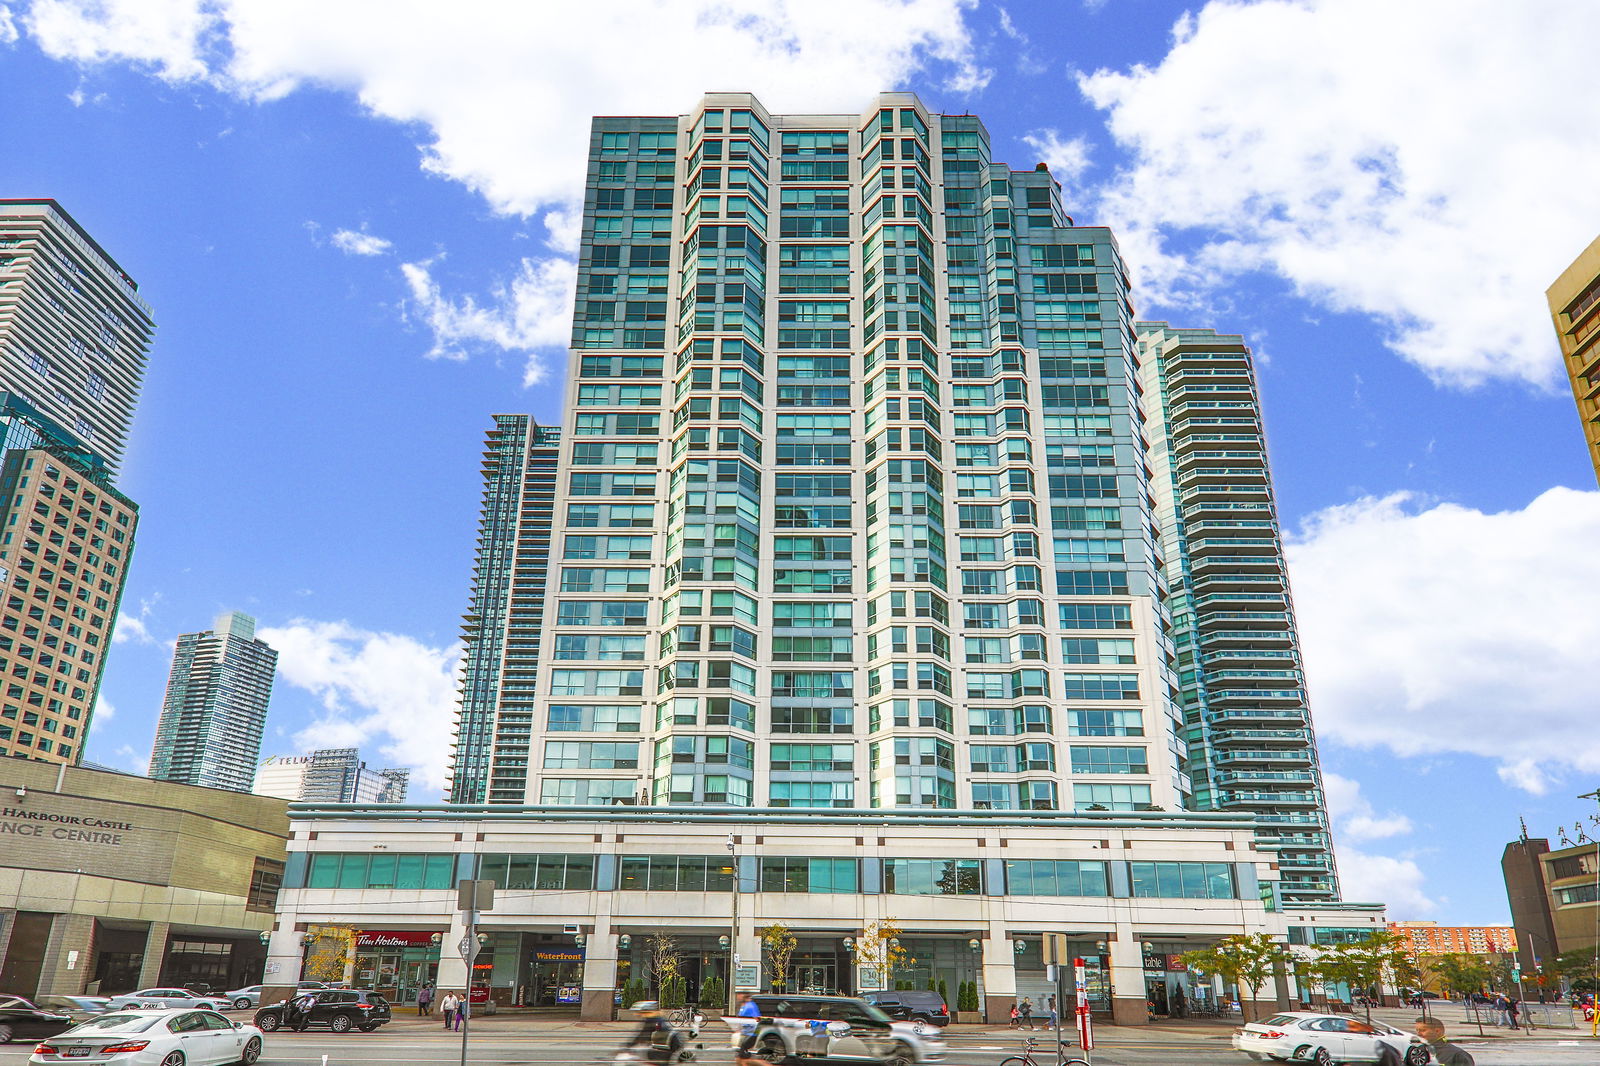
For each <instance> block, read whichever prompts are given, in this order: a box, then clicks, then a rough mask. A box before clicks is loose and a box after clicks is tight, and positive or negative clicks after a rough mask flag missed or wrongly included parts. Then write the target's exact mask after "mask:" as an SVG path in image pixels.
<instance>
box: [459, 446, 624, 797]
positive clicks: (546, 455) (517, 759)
mask: <svg viewBox="0 0 1600 1066" xmlns="http://www.w3.org/2000/svg"><path fill="white" fill-rule="evenodd" d="M560 440H561V433H560V431H559V430H557V429H553V428H551V427H550V426H541V425H539V423H537V422H535V421H534V420H533V419H531V418H529V417H528V416H527V415H496V416H495V424H494V428H492V429H490V430H489V432H488V435H487V438H486V440H485V442H484V450H483V507H482V511H481V514H480V518H479V524H478V551H477V560H476V563H475V566H474V568H473V581H472V607H471V610H470V611H469V612H468V613H467V614H466V616H465V618H464V624H463V625H462V640H463V642H464V643H465V645H466V650H465V654H464V655H463V658H462V667H461V707H460V711H459V713H458V716H457V719H456V736H455V754H454V759H453V761H452V765H451V775H450V777H451V784H450V801H451V802H452V803H522V802H524V800H525V797H526V793H527V784H528V751H529V744H530V743H531V742H532V739H533V735H534V733H535V731H536V727H535V724H534V721H535V718H534V715H535V708H534V692H535V688H536V684H537V676H538V675H537V669H536V668H537V666H538V660H539V645H540V636H541V631H542V629H543V626H544V621H545V610H544V608H545V598H546V595H547V592H548V590H547V588H546V579H547V576H548V573H549V561H550V529H551V526H552V523H553V521H554V514H555V512H554V507H555V494H556V462H557V456H558V444H559V442H560ZM624 480H625V479H624ZM622 484H623V483H622V481H617V482H616V483H615V484H613V483H611V482H608V483H607V488H616V489H617V491H618V492H619V493H620V494H623V495H627V494H628V492H627V491H626V490H625V489H624V488H623V487H622ZM649 485H650V486H653V485H654V478H653V477H652V478H651V479H650V481H649ZM653 491H654V489H653V487H646V488H644V490H643V494H644V495H649V494H650V493H652V492H653ZM637 494H638V493H636V495H637ZM651 510H652V508H651V507H650V506H649V505H646V506H645V507H644V511H645V512H646V513H647V514H648V512H650V511H651Z"/></svg>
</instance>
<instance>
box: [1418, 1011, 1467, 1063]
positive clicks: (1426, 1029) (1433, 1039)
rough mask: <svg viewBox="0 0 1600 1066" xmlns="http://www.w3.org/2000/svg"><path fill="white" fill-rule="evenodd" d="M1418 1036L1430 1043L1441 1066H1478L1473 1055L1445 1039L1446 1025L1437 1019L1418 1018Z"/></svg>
mask: <svg viewBox="0 0 1600 1066" xmlns="http://www.w3.org/2000/svg"><path fill="white" fill-rule="evenodd" d="M1416 1028H1417V1035H1418V1036H1420V1037H1422V1039H1424V1040H1426V1041H1427V1042H1428V1046H1429V1047H1430V1048H1432V1049H1433V1057H1434V1059H1435V1060H1436V1061H1437V1062H1438V1063H1439V1066H1477V1064H1476V1061H1475V1060H1474V1059H1473V1057H1472V1056H1471V1055H1468V1054H1467V1053H1466V1052H1465V1051H1462V1050H1461V1049H1460V1048H1458V1047H1456V1046H1455V1045H1454V1044H1452V1043H1450V1041H1448V1040H1446V1039H1445V1038H1444V1023H1443V1022H1441V1021H1440V1020H1439V1019H1437V1018H1418V1019H1417V1026H1416Z"/></svg>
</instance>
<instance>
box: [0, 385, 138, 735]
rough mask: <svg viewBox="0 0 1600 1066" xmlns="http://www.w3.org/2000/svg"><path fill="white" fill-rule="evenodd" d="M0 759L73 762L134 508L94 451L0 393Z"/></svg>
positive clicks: (113, 610) (94, 689) (96, 680)
mask: <svg viewBox="0 0 1600 1066" xmlns="http://www.w3.org/2000/svg"><path fill="white" fill-rule="evenodd" d="M0 497H3V498H0V530H3V532H0V594H3V596H4V602H3V604H0V673H3V676H4V691H3V693H0V696H3V699H0V756H3V755H12V756H19V757H22V758H29V759H43V760H46V761H49V762H61V763H70V764H74V765H76V764H77V763H78V762H79V761H81V760H82V758H83V747H84V741H85V738H86V737H87V735H88V732H89V725H90V721H91V720H92V718H93V716H94V709H95V701H96V698H97V695H98V693H99V690H100V679H101V676H102V674H103V673H104V671H105V662H106V653H107V652H108V651H109V650H110V648H111V631H112V627H113V626H114V625H115V624H116V619H117V608H118V605H119V604H120V603H121V600H122V587H123V581H124V580H125V578H126V576H127V570H128V560H129V558H130V557H131V555H132V553H133V536H134V531H135V529H136V528H137V526H138V520H139V511H138V508H137V506H136V505H135V504H134V503H133V501H131V500H129V499H128V498H127V497H126V496H124V495H122V493H120V492H118V491H117V490H116V489H115V488H113V487H112V486H111V483H110V480H109V477H108V474H107V471H106V468H105V466H104V464H103V463H102V462H101V461H100V457H99V456H97V455H95V454H94V453H93V452H90V451H87V450H86V449H85V448H84V447H83V444H82V442H81V441H79V440H77V439H76V438H75V437H73V435H72V434H70V433H68V432H67V431H66V430H64V429H62V428H61V427H60V426H59V425H57V424H56V423H55V422H54V421H53V420H52V419H49V418H47V417H45V416H44V415H42V414H40V413H39V412H38V411H37V410H35V409H34V408H33V407H32V406H31V405H29V404H28V403H27V402H26V401H24V400H22V399H20V398H19V397H17V396H15V395H13V394H11V393H8V392H3V391H0Z"/></svg>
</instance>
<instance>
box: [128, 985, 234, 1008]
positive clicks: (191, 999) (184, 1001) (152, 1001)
mask: <svg viewBox="0 0 1600 1066" xmlns="http://www.w3.org/2000/svg"><path fill="white" fill-rule="evenodd" d="M231 1006H233V1004H232V1003H230V1002H229V1001H228V1000H226V999H224V998H222V997H221V996H200V995H196V994H195V993H193V992H191V991H189V990H188V989H187V988H146V989H142V990H140V991H138V992H129V993H128V994H127V995H124V996H113V997H111V1002H110V1003H108V1004H106V1009H107V1010H183V1009H185V1008H187V1009H188V1010H201V1009H204V1010H227V1009H228V1008H229V1007H231Z"/></svg>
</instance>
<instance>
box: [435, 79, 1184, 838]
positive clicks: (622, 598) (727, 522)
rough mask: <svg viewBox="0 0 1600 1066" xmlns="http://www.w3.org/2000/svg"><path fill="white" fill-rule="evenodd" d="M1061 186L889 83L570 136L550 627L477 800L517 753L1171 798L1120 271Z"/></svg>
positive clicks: (724, 774)
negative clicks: (567, 341)
mask: <svg viewBox="0 0 1600 1066" xmlns="http://www.w3.org/2000/svg"><path fill="white" fill-rule="evenodd" d="M1059 193H1060V191H1059V187H1058V186H1057V184H1056V183H1055V181H1054V180H1053V179H1052V178H1051V176H1050V174H1049V173H1048V172H1047V171H1046V170H1044V169H1043V168H1040V169H1035V170H1026V171H1012V170H1010V169H1008V168H1007V167H1006V166H1004V165H1003V164H997V163H993V162H991V161H990V158H989V138H988V135H987V133H986V131H985V129H984V127H983V125H982V123H981V122H980V121H979V120H978V119H977V118H974V117H971V116H950V115H937V114H932V113H930V112H928V111H927V110H926V109H925V108H924V107H923V106H922V105H921V103H920V102H919V101H918V100H917V99H916V98H915V97H913V96H909V95H904V94H889V95H885V96H882V97H880V98H879V99H878V100H877V102H876V103H875V104H874V106H872V107H871V108H870V109H869V110H867V111H866V112H865V113H863V114H860V115H781V116H780V115H771V114H768V113H767V112H766V111H765V110H764V109H763V108H762V107H761V105H760V103H759V102H758V101H757V100H755V99H754V98H752V97H750V96H747V95H716V96H710V97H707V98H705V100H704V101H702V103H701V105H700V106H699V107H698V108H697V109H696V110H695V111H694V112H693V113H691V114H688V115H684V116H680V117H676V118H671V117H668V118H648V117H636V118H601V119H597V120H596V121H595V125H594V134H593V140H592V142H591V152H590V162H589V172H588V187H587V197H586V204H585V211H584V223H583V239H582V252H581V258H580V274H579V285H578V304H577V317H576V322H575V324H574V330H573V342H572V343H573V348H574V352H573V362H572V373H571V375H570V382H569V386H568V389H569V393H568V401H569V409H570V410H571V411H572V412H573V415H572V419H573V423H572V428H571V435H570V436H569V437H568V438H566V439H565V440H563V441H562V443H561V446H560V448H559V462H558V471H557V473H558V480H557V485H556V491H555V501H554V502H555V514H554V529H555V532H554V536H553V538H552V544H551V546H550V550H551V551H552V552H553V553H555V554H554V557H553V558H552V559H551V560H550V563H549V565H550V567H551V568H552V570H553V574H552V581H551V586H552V588H551V590H550V594H551V598H552V599H553V601H554V607H553V609H551V610H548V611H546V612H545V615H544V619H543V622H544V640H543V642H542V646H541V647H540V649H539V652H538V656H537V669H536V670H535V669H532V667H533V666H534V665H535V664H534V660H533V658H532V657H531V656H530V658H529V660H528V662H527V666H528V667H529V669H527V670H526V671H524V672H521V673H519V674H518V675H517V678H516V680H518V681H522V680H527V681H530V682H533V683H536V685H537V689H536V690H532V691H523V690H522V689H521V686H520V685H518V686H517V689H518V691H517V693H516V695H517V697H518V702H517V704H516V707H517V710H516V718H515V719H514V720H509V719H508V714H507V712H508V709H509V705H510V704H509V697H510V695H511V689H512V687H513V675H512V674H511V673H510V671H509V669H505V670H502V671H501V672H500V674H499V675H498V677H499V678H500V680H499V682H498V684H499V691H498V696H499V699H500V705H499V718H498V720H497V724H496V726H495V727H494V729H495V732H494V734H493V736H492V738H490V739H489V740H488V742H487V745H486V746H487V747H488V748H489V750H490V752H492V753H494V757H498V754H499V753H501V752H504V753H505V755H506V758H507V760H508V761H510V760H513V759H514V760H515V762H516V764H517V775H516V776H513V775H512V774H510V773H508V774H506V775H505V776H504V777H491V779H490V781H489V782H488V785H489V788H490V790H491V798H494V799H499V798H502V795H503V798H505V799H507V800H510V799H513V793H514V792H515V789H514V788H512V787H510V786H511V785H512V783H513V782H514V781H516V780H517V779H518V777H520V775H521V773H522V772H523V771H522V766H521V764H522V760H524V759H526V763H527V766H526V787H525V799H524V797H522V796H517V797H515V798H516V799H518V800H523V801H524V802H531V803H542V804H557V805H586V804H634V803H649V804H654V805H703V804H704V805H709V804H727V805H736V806H745V807H750V806H754V807H772V808H785V807H825V808H909V809H916V808H924V809H925V808H963V809H971V808H980V809H1017V810H1023V809H1026V810H1070V809H1073V808H1078V809H1087V810H1113V811H1137V810H1169V811H1170V810H1177V809H1180V808H1182V807H1184V806H1185V805H1187V803H1188V800H1189V792H1190V786H1189V783H1188V779H1187V777H1186V775H1185V773H1184V771H1183V766H1182V759H1183V746H1182V742H1181V733H1182V730H1183V722H1182V719H1181V717H1180V716H1179V712H1178V704H1177V695H1178V692H1177V680H1176V677H1175V675H1174V674H1173V672H1172V669H1171V655H1172V651H1171V647H1170V644H1169V642H1168V640H1167V638H1166V636H1165V630H1166V622H1165V618H1164V616H1163V611H1164V608H1163V606H1162V597H1163V588H1162V580H1163V579H1162V576H1161V572H1160V564H1159V555H1158V550H1157V545H1156V542H1155V528H1154V522H1153V517H1152V513H1151V506H1150V502H1149V497H1150V491H1151V487H1150V485H1149V483H1148V475H1147V463H1148V459H1147V456H1146V444H1145V440H1144V436H1143V432H1142V429H1141V422H1142V419H1143V416H1142V415H1141V413H1140V410H1139V400H1138V392H1139V385H1138V381H1137V377H1138V364H1137V355H1136V351H1135V348H1134V337H1133V323H1132V321H1131V316H1130V311H1129V303H1128V298H1127V278H1126V272H1125V270H1124V267H1123V264H1122V261H1121V258H1120V255H1119V253H1118V250H1117V246H1116V243H1115V241H1114V239H1113V237H1112V235H1111V233H1110V232H1109V231H1108V230H1106V229H1103V228H1093V227H1077V226H1074V225H1073V223H1072V221H1071V219H1070V218H1068V217H1067V215H1066V213H1065V212H1064V210H1063V208H1062V205H1061V202H1060V194H1059ZM490 450H491V453H492V452H494V451H495V438H494V436H493V435H491V449H490ZM512 454H513V455H514V456H515V455H516V454H517V453H516V452H515V450H514V449H513V451H512ZM489 470H490V472H491V473H490V481H491V486H492V485H493V483H494V482H495V479H496V477H497V476H498V475H497V474H496V473H495V472H494V471H495V470H496V468H495V467H494V466H493V465H492V464H491V466H490V467H489ZM485 500H486V506H485V519H484V523H485V531H486V532H485V537H484V542H483V543H484V545H485V547H484V548H482V549H480V555H479V584H478V588H477V590H476V594H475V602H476V603H477V605H478V606H477V607H476V608H475V611H474V614H473V615H472V616H470V618H469V663H468V669H467V681H468V684H467V692H466V695H465V698H464V700H463V716H462V739H461V741H460V748H458V756H457V766H456V788H455V790H454V793H453V795H454V796H455V797H457V798H463V799H466V798H472V796H473V792H472V790H473V789H474V788H482V787H483V778H484V777H485V776H486V775H485V773H484V770H483V766H484V760H485V758H487V757H488V756H485V755H481V754H477V752H480V751H482V748H483V747H484V746H485V742H484V741H481V740H479V739H478V738H479V737H489V735H490V734H489V730H490V727H489V726H488V725H487V722H488V721H490V719H489V717H488V715H489V708H490V706H491V705H490V703H489V701H490V700H491V699H492V698H493V697H494V694H493V693H490V692H488V691H487V690H485V691H483V692H477V691H475V690H474V688H473V684H472V682H473V680H474V678H484V679H487V678H490V677H494V676H496V675H495V674H494V673H493V671H492V668H491V667H487V666H486V667H484V668H482V670H481V672H475V669H474V666H473V663H472V660H471V656H472V655H473V654H475V653H476V652H477V651H478V650H479V648H480V647H481V649H482V652H483V654H485V655H487V656H489V658H490V661H491V662H492V660H493V657H494V656H496V655H500V654H505V655H507V656H509V654H510V652H509V648H508V649H507V650H506V651H505V652H504V653H502V652H501V651H499V650H498V649H495V648H492V647H490V646H489V642H490V641H491V640H492V639H495V638H494V635H495V634H496V633H500V632H504V633H515V632H516V625H515V613H514V611H513V614H512V619H511V620H510V621H508V622H498V621H496V620H495V619H494V618H493V617H492V609H491V608H492V605H499V604H502V603H504V602H505V599H506V597H505V594H504V593H503V592H501V591H499V589H498V588H497V587H496V586H494V585H492V584H491V583H487V582H486V580H485V575H486V573H488V572H489V571H491V570H493V571H494V572H496V573H499V574H501V575H504V574H506V573H509V572H511V571H510V570H509V568H508V566H507V565H506V564H505V563H504V562H503V561H502V562H495V561H494V560H493V558H492V557H491V556H490V555H489V554H488V552H489V551H490V550H491V547H492V545H494V544H496V543H501V544H504V543H509V538H510V537H511V534H510V533H509V532H500V531H498V527H497V526H496V525H495V523H496V522H504V521H505V520H507V519H508V518H510V517H514V516H515V511H514V509H513V508H512V506H511V504H510V503H509V502H504V501H500V500H498V499H497V498H496V497H495V495H494V493H493V491H490V492H488V493H486V497H485ZM497 508H499V509H500V512H499V513H500V514H501V516H502V517H501V518H498V519H497V518H494V517H493V516H494V514H495V512H496V509H497ZM501 580H502V581H503V578H502V579H501ZM499 588H503V585H502V586H500V587H499ZM512 602H513V603H514V600H513V601H512ZM474 627H478V628H477V629H476V632H477V633H479V634H481V635H480V636H478V637H477V638H476V640H477V641H478V644H477V645H476V646H475V644H474V643H473V638H472V634H473V632H474ZM508 643H509V638H508ZM524 643H525V644H526V640H525V641H524ZM512 725H515V727H516V729H515V730H514V731H513V730H512V729H511V728H510V727H511V726H512ZM474 744H476V745H478V747H477V748H476V749H474V748H471V745H474ZM467 751H472V752H473V753H474V754H473V755H472V757H471V758H468V757H466V756H465V755H463V754H462V753H463V752H467ZM502 781H503V782H504V783H505V785H506V786H507V787H506V788H505V789H504V791H503V793H500V792H499V787H500V782H502Z"/></svg>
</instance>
